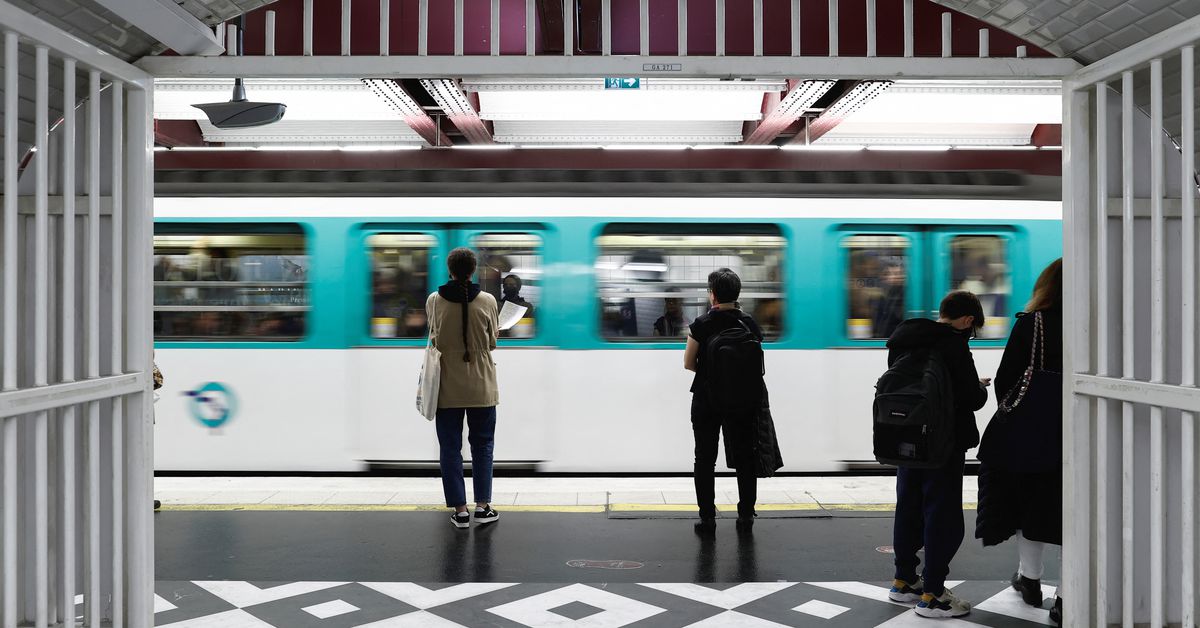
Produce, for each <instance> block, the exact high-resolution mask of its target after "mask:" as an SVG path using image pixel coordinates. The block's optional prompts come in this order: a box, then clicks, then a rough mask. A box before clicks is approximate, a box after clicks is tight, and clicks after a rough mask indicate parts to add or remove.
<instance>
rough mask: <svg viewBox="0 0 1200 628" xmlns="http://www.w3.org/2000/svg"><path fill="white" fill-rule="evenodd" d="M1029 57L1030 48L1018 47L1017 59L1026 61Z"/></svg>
mask: <svg viewBox="0 0 1200 628" xmlns="http://www.w3.org/2000/svg"><path fill="white" fill-rule="evenodd" d="M1028 55H1029V47H1028V46H1017V58H1018V59H1024V58H1025V57H1027V56H1028Z"/></svg>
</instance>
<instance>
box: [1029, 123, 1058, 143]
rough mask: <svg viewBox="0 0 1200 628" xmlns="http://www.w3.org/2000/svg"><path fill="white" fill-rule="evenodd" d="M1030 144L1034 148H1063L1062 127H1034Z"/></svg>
mask: <svg viewBox="0 0 1200 628" xmlns="http://www.w3.org/2000/svg"><path fill="white" fill-rule="evenodd" d="M1029 143H1030V144H1032V145H1034V146H1062V125H1061V124H1039V125H1037V126H1035V127H1033V133H1031V134H1030V136H1029Z"/></svg>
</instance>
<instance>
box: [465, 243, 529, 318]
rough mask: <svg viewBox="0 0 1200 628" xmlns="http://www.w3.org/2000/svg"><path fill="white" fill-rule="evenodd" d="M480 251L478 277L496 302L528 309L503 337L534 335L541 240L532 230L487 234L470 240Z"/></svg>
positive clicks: (481, 284) (501, 304) (481, 286)
mask: <svg viewBox="0 0 1200 628" xmlns="http://www.w3.org/2000/svg"><path fill="white" fill-rule="evenodd" d="M471 246H472V247H473V248H474V249H475V250H476V251H477V252H478V254H479V270H478V271H477V274H476V279H477V280H478V281H479V286H480V288H482V289H483V291H484V292H489V293H491V295H492V296H494V297H496V303H498V304H499V305H500V307H504V305H505V303H512V304H513V306H517V307H523V308H525V313H524V315H522V317H521V320H520V321H518V322H517V324H516V325H515V326H514V327H513V328H512V329H508V330H504V331H501V332H500V337H501V338H532V337H533V336H534V333H535V332H536V331H537V328H536V323H535V321H536V320H537V305H538V303H540V302H541V291H542V254H541V247H542V239H541V238H540V237H538V236H536V235H533V234H530V233H486V234H482V235H478V236H475V237H474V238H472V239H471Z"/></svg>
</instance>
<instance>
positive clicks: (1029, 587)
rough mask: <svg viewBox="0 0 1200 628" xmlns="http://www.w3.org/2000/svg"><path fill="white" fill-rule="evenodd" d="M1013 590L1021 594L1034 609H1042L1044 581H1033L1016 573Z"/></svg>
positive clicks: (1013, 579) (1013, 578)
mask: <svg viewBox="0 0 1200 628" xmlns="http://www.w3.org/2000/svg"><path fill="white" fill-rule="evenodd" d="M1012 588H1013V589H1014V590H1015V591H1016V592H1017V593H1020V594H1021V599H1022V600H1025V603H1026V604H1028V605H1030V606H1033V607H1034V608H1041V607H1042V581H1041V580H1031V579H1029V578H1026V577H1025V576H1022V575H1021V574H1020V572H1018V573H1014V574H1013V577H1012Z"/></svg>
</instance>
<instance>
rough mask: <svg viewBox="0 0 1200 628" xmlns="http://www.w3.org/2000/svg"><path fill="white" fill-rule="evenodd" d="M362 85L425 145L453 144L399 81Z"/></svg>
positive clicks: (368, 81) (370, 82)
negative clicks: (386, 105) (398, 117)
mask: <svg viewBox="0 0 1200 628" xmlns="http://www.w3.org/2000/svg"><path fill="white" fill-rule="evenodd" d="M363 83H366V84H367V86H368V87H370V88H371V91H372V92H375V95H376V96H378V97H379V98H380V99H382V100H383V101H384V102H386V103H387V104H388V106H389V107H391V108H392V110H393V111H395V112H396V113H397V115H399V116H400V117H401V118H403V119H404V123H405V124H407V125H408V126H409V127H411V128H412V130H414V131H416V132H417V134H418V135H420V136H421V139H423V140H425V143H426V144H429V145H430V146H450V145H451V144H453V142H451V141H450V138H449V137H447V136H446V134H445V132H443V131H442V129H441V128H440V127H439V126H438V123H437V121H436V120H434V119H433V118H432V117H431V116H430V115H429V114H428V113H425V109H424V108H423V107H421V105H420V103H418V102H417V99H416V98H414V97H413V95H412V94H410V93H408V90H406V89H404V86H403V85H401V84H400V81H396V80H392V79H363Z"/></svg>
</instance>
